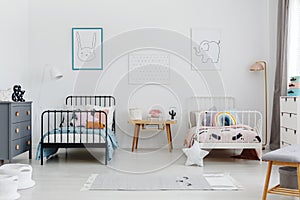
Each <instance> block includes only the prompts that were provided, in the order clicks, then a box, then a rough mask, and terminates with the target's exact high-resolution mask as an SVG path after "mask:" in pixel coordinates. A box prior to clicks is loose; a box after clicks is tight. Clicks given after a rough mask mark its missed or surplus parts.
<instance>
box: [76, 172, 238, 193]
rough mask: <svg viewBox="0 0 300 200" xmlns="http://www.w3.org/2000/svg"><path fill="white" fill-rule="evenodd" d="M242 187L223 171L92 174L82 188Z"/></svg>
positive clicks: (144, 189) (183, 188)
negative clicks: (176, 173)
mask: <svg viewBox="0 0 300 200" xmlns="http://www.w3.org/2000/svg"><path fill="white" fill-rule="evenodd" d="M241 189H242V187H241V186H240V185H239V184H238V183H237V182H236V181H235V180H234V179H233V178H232V177H231V176H230V175H229V174H224V173H209V174H192V175H191V174H189V175H172V174H155V175H153V174H118V173H114V174H113V173H111V174H92V175H91V176H90V177H89V178H88V180H87V182H86V184H85V185H84V187H83V188H82V190H123V191H157V190H241Z"/></svg>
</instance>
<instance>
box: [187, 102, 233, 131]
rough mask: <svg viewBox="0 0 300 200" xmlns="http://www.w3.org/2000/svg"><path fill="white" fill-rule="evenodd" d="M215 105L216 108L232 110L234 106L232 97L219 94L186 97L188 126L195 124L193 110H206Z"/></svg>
mask: <svg viewBox="0 0 300 200" xmlns="http://www.w3.org/2000/svg"><path fill="white" fill-rule="evenodd" d="M213 107H215V108H216V110H220V111H224V110H232V109H234V108H235V100H234V97H228V96H223V97H221V96H219V97H209V96H196V97H191V98H189V99H188V121H189V127H192V126H195V124H196V119H195V114H194V113H195V112H196V111H206V110H209V109H211V108H213Z"/></svg>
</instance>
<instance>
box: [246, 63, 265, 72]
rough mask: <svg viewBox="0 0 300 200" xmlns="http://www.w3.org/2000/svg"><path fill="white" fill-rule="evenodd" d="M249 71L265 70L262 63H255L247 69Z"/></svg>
mask: <svg viewBox="0 0 300 200" xmlns="http://www.w3.org/2000/svg"><path fill="white" fill-rule="evenodd" d="M249 70H250V71H263V70H265V63H264V62H256V63H254V64H253V65H251V67H250V68H249Z"/></svg>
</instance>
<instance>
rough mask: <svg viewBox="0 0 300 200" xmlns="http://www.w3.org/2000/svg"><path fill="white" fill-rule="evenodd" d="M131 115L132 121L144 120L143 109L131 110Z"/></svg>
mask: <svg viewBox="0 0 300 200" xmlns="http://www.w3.org/2000/svg"><path fill="white" fill-rule="evenodd" d="M129 115H130V119H131V120H142V109H141V108H129Z"/></svg>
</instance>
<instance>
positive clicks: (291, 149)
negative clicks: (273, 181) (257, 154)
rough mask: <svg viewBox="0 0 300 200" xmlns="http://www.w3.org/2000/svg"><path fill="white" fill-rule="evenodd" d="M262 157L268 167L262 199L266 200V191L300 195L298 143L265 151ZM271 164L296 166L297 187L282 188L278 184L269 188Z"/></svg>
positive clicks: (299, 146) (299, 147)
mask: <svg viewBox="0 0 300 200" xmlns="http://www.w3.org/2000/svg"><path fill="white" fill-rule="evenodd" d="M262 159H263V160H264V161H268V169H267V174H266V180H265V186H264V191H263V197H262V199H263V200H266V199H267V194H268V193H270V194H280V195H287V196H296V197H300V187H299V183H300V145H292V146H287V147H284V148H282V149H278V150H275V151H271V152H269V153H266V154H265V155H264V156H263V157H262ZM273 165H280V166H291V167H296V168H297V175H298V179H297V180H298V189H288V188H283V187H281V186H280V184H278V185H276V186H274V187H272V188H271V189H269V182H270V177H271V171H272V167H273Z"/></svg>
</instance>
